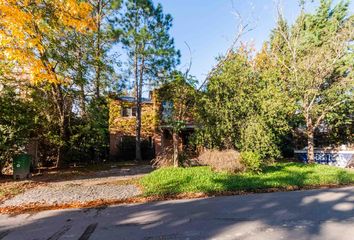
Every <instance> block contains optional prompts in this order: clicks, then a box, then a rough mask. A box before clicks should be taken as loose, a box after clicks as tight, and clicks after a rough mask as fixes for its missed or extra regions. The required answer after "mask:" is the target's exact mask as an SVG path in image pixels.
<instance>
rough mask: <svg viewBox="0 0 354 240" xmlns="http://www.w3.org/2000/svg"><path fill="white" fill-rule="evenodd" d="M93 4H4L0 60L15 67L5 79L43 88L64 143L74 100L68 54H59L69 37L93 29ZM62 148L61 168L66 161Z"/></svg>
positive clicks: (71, 1) (1, 6)
mask: <svg viewBox="0 0 354 240" xmlns="http://www.w3.org/2000/svg"><path fill="white" fill-rule="evenodd" d="M91 11H92V7H91V5H90V4H88V3H85V2H81V1H76V0H68V1H42V0H39V1H13V0H10V1H9V0H5V1H0V14H1V16H0V28H1V31H0V39H1V42H0V49H1V51H0V59H2V60H4V61H5V62H7V63H9V64H12V68H11V70H12V71H11V72H6V73H5V74H3V75H2V78H3V79H5V78H6V79H12V80H16V79H18V78H22V79H23V80H27V81H30V82H31V83H32V84H37V85H41V87H42V89H43V90H44V91H45V92H46V95H47V96H49V97H50V99H51V100H52V103H53V106H54V107H55V110H56V115H57V119H58V124H59V132H60V137H61V140H62V141H66V140H67V139H68V117H69V114H68V111H71V105H70V104H68V103H70V102H71V99H69V98H68V97H67V88H66V86H67V85H68V84H70V82H71V80H72V79H71V78H70V77H68V75H66V74H65V73H67V69H66V58H65V56H66V55H65V53H66V51H64V52H62V51H59V49H61V45H62V43H63V42H64V40H65V38H66V36H67V34H68V33H69V32H71V31H78V32H80V33H84V32H87V31H88V30H90V29H92V28H93V24H92V18H91ZM63 153H64V149H63V145H62V144H61V146H60V147H59V157H58V162H57V165H59V164H60V163H61V160H62V158H63Z"/></svg>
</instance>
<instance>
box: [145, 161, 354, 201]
mask: <svg viewBox="0 0 354 240" xmlns="http://www.w3.org/2000/svg"><path fill="white" fill-rule="evenodd" d="M140 184H141V186H142V187H143V189H144V192H145V195H147V196H153V195H158V196H168V195H176V194H180V193H221V192H231V191H246V192H254V191H262V190H267V189H274V188H275V189H277V188H279V189H294V188H295V189H297V188H302V187H320V186H328V185H348V184H354V171H349V170H345V169H341V168H336V167H330V166H325V165H318V164H311V165H305V164H301V163H277V164H274V165H272V166H269V167H266V168H265V169H264V170H263V172H262V173H260V174H253V173H241V174H227V173H216V172H213V171H211V169H210V167H191V168H161V169H158V170H156V171H154V172H152V173H150V174H149V175H146V176H145V177H143V178H142V179H141V180H140Z"/></svg>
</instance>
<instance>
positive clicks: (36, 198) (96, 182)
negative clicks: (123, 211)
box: [0, 166, 152, 208]
mask: <svg viewBox="0 0 354 240" xmlns="http://www.w3.org/2000/svg"><path fill="white" fill-rule="evenodd" d="M150 171H152V168H151V167H150V166H136V167H132V168H120V169H111V170H108V171H100V172H96V173H94V174H90V175H88V176H78V177H77V178H74V179H71V180H64V181H57V180H56V181H53V182H46V183H45V185H44V186H38V187H35V188H32V189H28V190H27V191H25V192H24V193H21V194H19V195H16V196H15V197H13V198H11V199H8V200H6V201H4V202H3V203H2V204H1V205H0V208H3V207H17V206H23V205H33V204H36V205H60V204H69V203H85V202H90V201H96V200H108V201H109V200H122V199H128V198H132V197H136V196H138V195H139V194H141V190H140V189H139V188H138V187H137V186H135V185H133V184H129V183H128V184H127V183H126V181H129V180H132V179H136V178H139V177H141V176H143V175H145V174H146V173H148V172H150Z"/></svg>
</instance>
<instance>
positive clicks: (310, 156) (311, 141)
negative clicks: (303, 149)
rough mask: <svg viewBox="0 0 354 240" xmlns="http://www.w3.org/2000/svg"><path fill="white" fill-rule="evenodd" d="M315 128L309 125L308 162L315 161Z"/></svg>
mask: <svg viewBox="0 0 354 240" xmlns="http://www.w3.org/2000/svg"><path fill="white" fill-rule="evenodd" d="M314 147H315V146H314V128H313V127H312V126H308V127H307V161H308V163H315V149H314Z"/></svg>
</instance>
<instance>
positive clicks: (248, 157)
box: [241, 151, 261, 172]
mask: <svg viewBox="0 0 354 240" xmlns="http://www.w3.org/2000/svg"><path fill="white" fill-rule="evenodd" d="M241 163H242V164H243V165H244V166H245V167H246V170H247V171H250V172H260V171H261V156H260V154H258V153H255V152H250V151H246V152H241Z"/></svg>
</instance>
